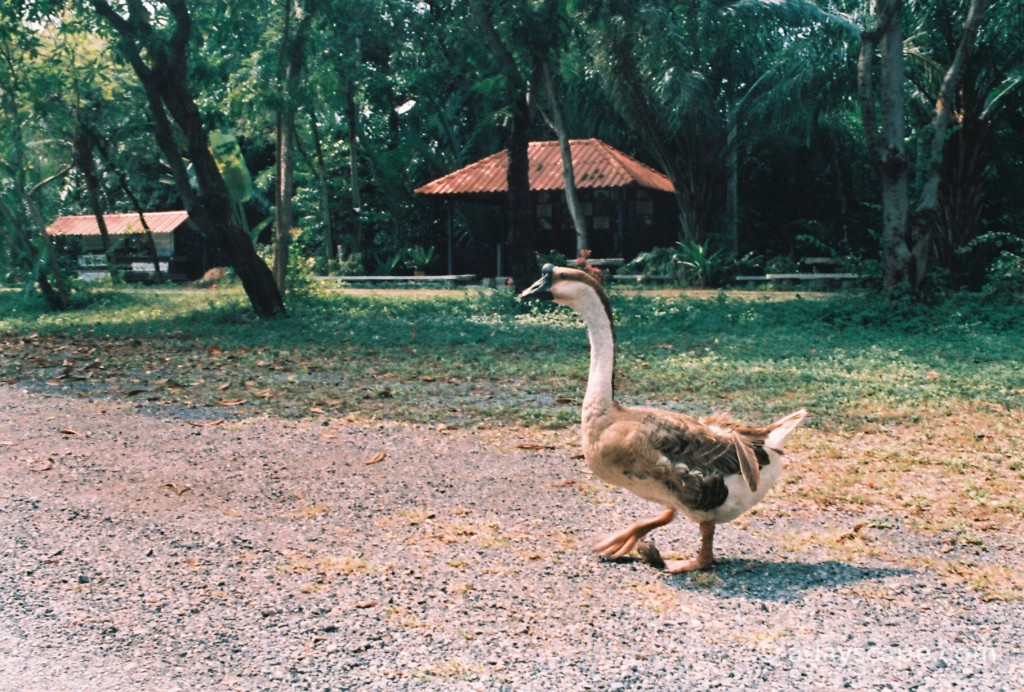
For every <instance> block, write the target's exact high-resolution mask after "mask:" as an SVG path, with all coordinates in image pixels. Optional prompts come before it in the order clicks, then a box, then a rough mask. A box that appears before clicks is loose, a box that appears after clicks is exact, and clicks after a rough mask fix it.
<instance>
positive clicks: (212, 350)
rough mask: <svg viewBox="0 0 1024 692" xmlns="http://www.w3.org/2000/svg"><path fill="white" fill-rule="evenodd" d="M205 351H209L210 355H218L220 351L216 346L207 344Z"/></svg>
mask: <svg viewBox="0 0 1024 692" xmlns="http://www.w3.org/2000/svg"><path fill="white" fill-rule="evenodd" d="M206 352H207V353H209V354H210V355H211V356H219V355H220V352H221V351H220V349H219V348H217V347H216V346H207V347H206Z"/></svg>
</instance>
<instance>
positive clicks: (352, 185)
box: [345, 38, 365, 252]
mask: <svg viewBox="0 0 1024 692" xmlns="http://www.w3.org/2000/svg"><path fill="white" fill-rule="evenodd" d="M361 54H362V46H361V42H360V40H359V39H358V38H356V64H359V62H360V60H361V57H360V56H361ZM346 84H347V89H346V90H345V116H346V117H345V119H346V120H347V121H348V168H349V189H350V191H351V197H350V199H351V200H352V216H353V233H352V236H353V237H354V238H355V251H356V252H362V251H363V250H364V249H365V248H364V247H363V198H362V193H361V190H360V185H361V183H360V182H359V103H358V101H357V99H356V81H355V79H349V80H348V81H347V82H346Z"/></svg>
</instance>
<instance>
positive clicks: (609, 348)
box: [576, 293, 615, 421]
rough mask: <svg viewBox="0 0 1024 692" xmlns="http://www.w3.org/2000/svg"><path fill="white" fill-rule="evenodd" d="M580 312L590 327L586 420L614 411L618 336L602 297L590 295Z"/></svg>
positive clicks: (585, 398)
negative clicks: (616, 340) (612, 407)
mask: <svg viewBox="0 0 1024 692" xmlns="http://www.w3.org/2000/svg"><path fill="white" fill-rule="evenodd" d="M576 309H577V310H578V311H579V313H580V314H581V315H582V316H583V321H584V322H586V324H587V334H588V336H589V337H590V376H589V378H588V379H587V393H586V395H585V396H584V397H583V418H584V421H586V419H587V418H588V417H589V416H593V415H600V414H601V413H603V412H604V411H606V410H607V409H609V408H611V406H612V403H613V397H614V388H613V385H612V381H613V378H614V375H615V336H614V334H613V332H612V319H611V315H610V314H609V311H608V308H607V307H606V304H605V303H604V301H602V300H601V298H600V296H598V295H596V294H593V293H587V294H586V298H585V299H584V300H582V301H580V304H579V305H577V306H576Z"/></svg>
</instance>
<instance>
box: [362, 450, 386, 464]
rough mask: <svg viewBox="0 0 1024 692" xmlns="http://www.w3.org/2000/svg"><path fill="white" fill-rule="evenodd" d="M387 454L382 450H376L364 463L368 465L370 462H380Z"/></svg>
mask: <svg viewBox="0 0 1024 692" xmlns="http://www.w3.org/2000/svg"><path fill="white" fill-rule="evenodd" d="M387 456H388V455H387V454H386V453H384V452H377V453H376V454H374V455H373V458H372V459H370V460H369V461H368V462H366V465H367V466H369V465H370V464H379V463H380V462H382V461H384V460H385V459H387Z"/></svg>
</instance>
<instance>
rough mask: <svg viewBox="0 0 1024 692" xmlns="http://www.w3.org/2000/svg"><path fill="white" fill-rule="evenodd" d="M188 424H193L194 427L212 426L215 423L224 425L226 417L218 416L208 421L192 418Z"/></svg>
mask: <svg viewBox="0 0 1024 692" xmlns="http://www.w3.org/2000/svg"><path fill="white" fill-rule="evenodd" d="M188 424H189V425H191V426H192V427H193V428H212V427H214V426H215V425H223V424H224V419H223V418H218V419H217V420H208V421H194V420H190V421H188Z"/></svg>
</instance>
